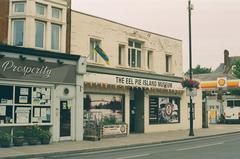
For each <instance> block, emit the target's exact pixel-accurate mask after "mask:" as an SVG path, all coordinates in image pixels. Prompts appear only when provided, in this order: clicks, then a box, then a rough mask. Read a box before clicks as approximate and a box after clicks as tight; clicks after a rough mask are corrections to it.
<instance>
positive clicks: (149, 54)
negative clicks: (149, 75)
mask: <svg viewBox="0 0 240 159" xmlns="http://www.w3.org/2000/svg"><path fill="white" fill-rule="evenodd" d="M147 68H148V69H149V70H151V69H152V68H153V51H150V50H148V51H147Z"/></svg>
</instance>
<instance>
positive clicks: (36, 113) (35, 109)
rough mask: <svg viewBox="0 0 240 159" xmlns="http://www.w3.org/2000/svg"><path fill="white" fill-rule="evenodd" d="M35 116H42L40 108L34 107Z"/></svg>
mask: <svg viewBox="0 0 240 159" xmlns="http://www.w3.org/2000/svg"><path fill="white" fill-rule="evenodd" d="M34 117H40V108H34Z"/></svg>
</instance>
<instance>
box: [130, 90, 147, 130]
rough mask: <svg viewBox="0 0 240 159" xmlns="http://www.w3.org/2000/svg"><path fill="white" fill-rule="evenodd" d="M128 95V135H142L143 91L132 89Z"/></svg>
mask: <svg viewBox="0 0 240 159" xmlns="http://www.w3.org/2000/svg"><path fill="white" fill-rule="evenodd" d="M130 94H131V100H130V109H129V110H130V112H129V113H130V133H144V90H142V89H132V90H131V93H130Z"/></svg>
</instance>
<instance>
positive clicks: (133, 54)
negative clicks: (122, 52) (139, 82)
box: [128, 40, 142, 68]
mask: <svg viewBox="0 0 240 159" xmlns="http://www.w3.org/2000/svg"><path fill="white" fill-rule="evenodd" d="M141 48H142V43H140V42H137V41H133V40H129V42H128V66H130V67H138V68H141V54H142V49H141Z"/></svg>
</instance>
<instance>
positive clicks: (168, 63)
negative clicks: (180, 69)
mask: <svg viewBox="0 0 240 159" xmlns="http://www.w3.org/2000/svg"><path fill="white" fill-rule="evenodd" d="M165 59H166V72H167V73H171V72H172V55H166V57H165Z"/></svg>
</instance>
